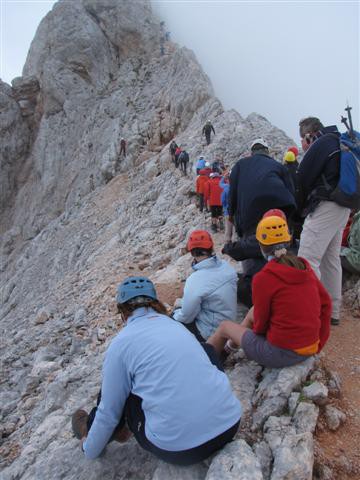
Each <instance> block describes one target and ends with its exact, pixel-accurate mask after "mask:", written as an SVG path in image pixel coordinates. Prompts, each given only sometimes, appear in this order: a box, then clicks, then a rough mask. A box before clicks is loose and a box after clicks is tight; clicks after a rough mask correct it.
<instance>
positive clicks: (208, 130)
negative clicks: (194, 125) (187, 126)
mask: <svg viewBox="0 0 360 480" xmlns="http://www.w3.org/2000/svg"><path fill="white" fill-rule="evenodd" d="M211 131H213V132H214V135H215V129H214V127H213V124H212V123H211V122H210V120H207V122H206V123H205V125H204V127H203V129H202V134H203V135H205V138H206V144H207V145H210V140H211Z"/></svg>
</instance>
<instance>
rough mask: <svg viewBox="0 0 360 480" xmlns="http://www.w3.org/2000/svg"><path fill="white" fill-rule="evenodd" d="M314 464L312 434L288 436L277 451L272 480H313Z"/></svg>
mask: <svg viewBox="0 0 360 480" xmlns="http://www.w3.org/2000/svg"><path fill="white" fill-rule="evenodd" d="M313 464H314V446H313V438H312V435H311V433H309V432H308V433H301V434H298V435H287V436H285V438H284V439H283V441H282V442H281V445H280V446H279V448H278V449H277V450H276V453H275V458H274V466H273V470H272V474H271V480H286V479H288V480H290V479H291V480H312V472H313Z"/></svg>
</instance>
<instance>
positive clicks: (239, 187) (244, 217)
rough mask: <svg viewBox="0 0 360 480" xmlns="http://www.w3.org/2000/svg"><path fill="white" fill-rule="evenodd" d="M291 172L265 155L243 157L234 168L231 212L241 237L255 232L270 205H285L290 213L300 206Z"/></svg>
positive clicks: (231, 187)
mask: <svg viewBox="0 0 360 480" xmlns="http://www.w3.org/2000/svg"><path fill="white" fill-rule="evenodd" d="M294 194H295V192H294V187H293V183H292V180H291V176H290V173H289V172H288V170H287V169H286V168H285V167H284V165H282V164H281V163H279V162H277V161H276V160H274V159H273V158H271V157H269V156H268V155H264V154H259V153H258V154H255V155H252V156H251V157H246V158H242V159H240V160H239V161H238V162H237V163H236V165H235V166H234V168H233V169H232V171H231V175H230V194H229V204H230V208H229V214H230V216H232V217H234V220H235V225H236V230H237V232H238V234H239V235H240V236H242V235H243V234H248V233H250V232H252V233H253V232H255V228H256V225H257V224H258V222H259V221H260V219H261V218H262V216H263V215H264V213H265V212H266V211H267V210H269V209H270V208H281V209H282V210H284V212H285V214H286V215H287V216H289V215H291V214H292V213H293V212H294V211H295V208H296V205H295V196H294Z"/></svg>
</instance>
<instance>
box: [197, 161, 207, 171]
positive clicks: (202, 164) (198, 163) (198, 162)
mask: <svg viewBox="0 0 360 480" xmlns="http://www.w3.org/2000/svg"><path fill="white" fill-rule="evenodd" d="M205 163H206V162H205V159H204V158H199V160H198V161H197V162H196V170H202V169H203V168H204V167H205Z"/></svg>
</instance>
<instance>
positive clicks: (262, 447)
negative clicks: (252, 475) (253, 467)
mask: <svg viewBox="0 0 360 480" xmlns="http://www.w3.org/2000/svg"><path fill="white" fill-rule="evenodd" d="M253 451H254V453H255V455H256V457H257V459H258V460H259V463H260V467H261V471H262V474H263V477H264V480H269V479H270V474H271V465H272V460H273V456H272V453H271V449H270V447H269V445H268V444H267V442H265V441H264V440H263V441H261V442H259V443H256V444H255V445H254V446H253Z"/></svg>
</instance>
